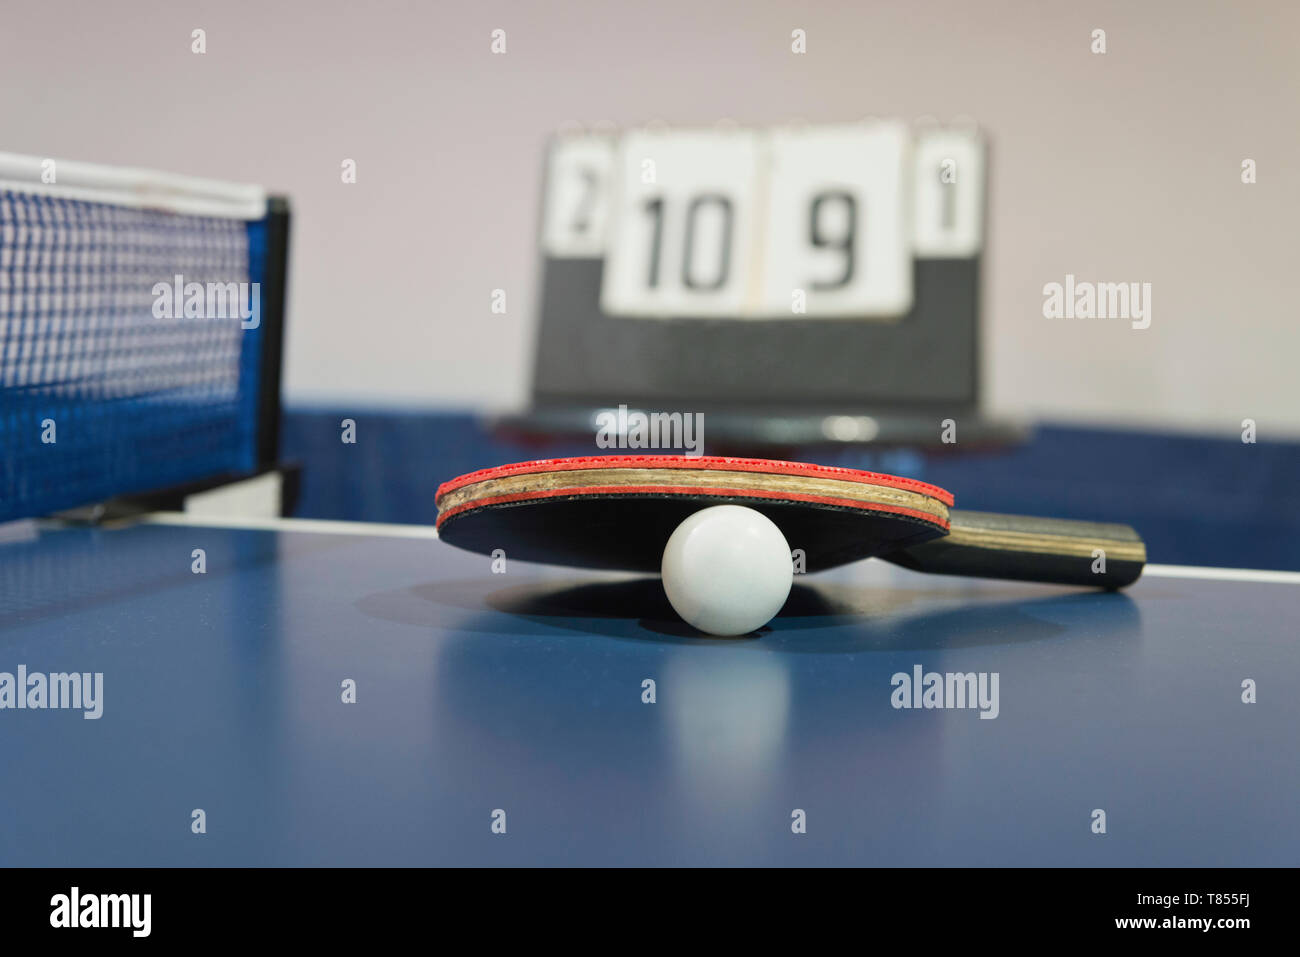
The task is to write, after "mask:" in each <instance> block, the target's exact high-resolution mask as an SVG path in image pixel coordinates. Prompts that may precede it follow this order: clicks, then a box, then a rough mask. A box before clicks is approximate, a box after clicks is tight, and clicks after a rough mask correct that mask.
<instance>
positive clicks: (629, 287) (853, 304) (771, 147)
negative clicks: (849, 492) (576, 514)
mask: <svg viewBox="0 0 1300 957" xmlns="http://www.w3.org/2000/svg"><path fill="white" fill-rule="evenodd" d="M985 167H986V149H985V144H984V141H983V138H982V136H981V134H980V133H979V131H978V130H977V129H975V128H973V127H940V126H937V125H926V126H919V127H912V126H909V125H908V124H905V123H902V122H899V121H888V120H877V121H869V122H861V123H843V124H831V125H821V126H786V127H772V128H766V129H746V128H739V127H726V128H715V129H696V130H687V129H682V130H673V129H642V130H629V131H625V132H621V133H616V132H599V133H582V132H580V133H567V134H563V135H558V136H556V137H554V138H553V140H552V141H551V143H550V145H549V149H548V156H547V163H546V176H545V185H544V195H543V203H542V219H541V230H540V245H541V250H542V257H543V283H542V285H543V293H542V309H541V335H540V337H539V346H538V365H537V370H536V381H535V390H536V392H537V396H538V398H539V399H540V400H541V401H543V402H545V401H546V400H547V399H557V400H558V399H567V400H574V399H585V400H590V401H593V402H597V403H616V402H618V401H625V400H627V401H634V402H636V401H641V402H653V401H656V400H666V399H670V398H671V399H672V400H674V401H675V402H677V403H678V404H680V403H681V402H682V401H698V402H701V403H706V404H708V403H727V404H734V403H742V404H743V403H753V402H758V401H765V400H766V401H773V402H778V403H781V404H783V405H788V404H790V403H796V404H798V403H808V402H813V403H822V404H826V403H830V404H836V403H855V404H861V403H871V404H873V405H878V404H880V403H882V402H883V403H886V404H895V403H902V404H915V403H916V402H925V401H935V402H940V403H963V402H966V403H973V402H974V399H975V389H976V379H977V354H976V353H977V350H976V345H977V335H976V332H977V330H976V321H977V312H978V298H979V283H978V277H979V269H978V264H979V257H980V253H981V251H982V247H983V241H984V208H985V201H984V200H985V180H986V168H985Z"/></svg>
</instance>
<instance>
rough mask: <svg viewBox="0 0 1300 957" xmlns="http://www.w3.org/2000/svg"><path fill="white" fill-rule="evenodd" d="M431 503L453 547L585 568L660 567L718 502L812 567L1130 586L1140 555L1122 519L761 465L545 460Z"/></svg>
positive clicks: (683, 459)
mask: <svg viewBox="0 0 1300 957" xmlns="http://www.w3.org/2000/svg"><path fill="white" fill-rule="evenodd" d="M436 501H437V505H438V536H439V538H441V539H442V540H443V541H445V542H448V543H450V544H452V545H455V546H457V547H458V548H464V549H468V550H469V551H472V552H479V553H482V554H491V553H492V552H493V551H494V550H495V549H503V550H504V552H505V554H506V555H508V556H509V557H511V558H515V559H520V560H523V561H534V562H544V563H548V564H557V565H574V566H578V567H583V568H610V569H626V570H630V571H656V572H657V571H658V570H659V567H660V563H661V561H662V557H663V550H664V545H665V543H666V542H667V541H668V537H669V536H670V535H671V534H672V532H673V530H674V529H675V528H676V527H677V526H678V524H680V523H681V522H682V520H683V519H685V518H686V517H687V516H688V515H690V514H691V513H692V512H695V511H697V510H699V509H701V508H706V507H708V506H710V505H724V504H733V505H745V506H748V507H749V508H753V509H756V510H757V511H759V512H762V513H763V514H764V515H766V516H767V517H768V518H770V519H771V520H772V521H773V522H775V523H776V524H777V526H778V527H779V528H780V529H781V531H782V533H783V534H784V535H785V538H786V541H787V542H788V543H789V545H790V547H791V548H792V549H801V550H802V551H803V553H804V556H805V561H806V569H807V571H809V572H814V571H820V570H822V569H826V568H834V567H836V566H838V565H844V564H847V563H849V562H854V561H857V560H859V559H862V558H869V557H877V558H883V559H885V560H886V561H890V562H893V563H895V564H897V565H902V566H905V567H907V568H912V569H915V570H917V571H924V572H936V573H939V574H945V575H972V576H977V577H985V578H1011V579H1018V580H1021V581H1034V582H1051V583H1056V584H1067V585H1089V586H1094V587H1100V588H1122V587H1124V586H1125V585H1128V584H1131V583H1132V582H1133V581H1135V580H1136V579H1137V577H1138V576H1139V575H1141V574H1142V568H1143V566H1144V565H1145V563H1146V547H1145V546H1144V545H1143V543H1142V539H1141V538H1139V537H1138V535H1137V533H1136V532H1135V531H1133V529H1132V528H1130V527H1129V526H1127V525H1111V524H1100V523H1095V522H1078V521H1066V520H1062V519H1048V518H1031V517H1026V516H1018V515H994V514H989V513H985V512H965V511H960V510H956V509H953V508H952V505H953V497H952V495H951V494H950V493H949V492H946V491H945V490H943V489H941V488H939V487H938V486H935V485H929V484H927V483H925V482H918V481H915V480H913V479H907V478H897V477H895V476H892V475H883V474H880V473H876V472H861V471H857V470H855V469H846V468H835V467H830V466H822V465H806V464H802V463H798V462H777V461H768V460H764V459H742V458H720V457H708V456H702V457H694V458H693V457H689V456H681V455H663V456H659V455H608V456H591V457H583V458H569V459H542V460H539V461H535V462H520V463H518V464H515V465H503V466H500V467H497V468H490V469H484V470H482V471H478V472H471V473H469V474H468V475H462V476H460V477H459V478H454V479H452V480H450V481H448V482H444V483H443V484H442V485H441V486H440V487H439V488H438V493H437V499H436ZM1103 553H1104V561H1099V558H1101V557H1102V556H1103Z"/></svg>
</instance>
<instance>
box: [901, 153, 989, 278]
mask: <svg viewBox="0 0 1300 957" xmlns="http://www.w3.org/2000/svg"><path fill="white" fill-rule="evenodd" d="M915 158H916V166H915V170H914V172H913V176H914V178H915V187H914V190H915V192H914V195H915V197H916V206H915V208H914V210H913V213H912V249H913V251H914V252H915V253H916V255H917V256H921V257H924V258H927V259H944V258H947V259H952V258H969V257H971V256H974V255H976V254H978V253H979V251H980V248H981V247H982V246H983V244H984V141H983V140H982V139H981V138H980V136H979V134H978V133H977V132H975V131H973V130H972V131H962V130H931V131H928V132H926V133H923V134H921V135H920V136H919V137H918V138H917V141H916V150H915Z"/></svg>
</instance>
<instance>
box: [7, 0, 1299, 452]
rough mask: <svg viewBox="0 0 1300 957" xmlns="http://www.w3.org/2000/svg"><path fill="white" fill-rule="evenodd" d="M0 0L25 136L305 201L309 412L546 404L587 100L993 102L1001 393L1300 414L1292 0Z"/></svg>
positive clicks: (771, 110)
mask: <svg viewBox="0 0 1300 957" xmlns="http://www.w3.org/2000/svg"><path fill="white" fill-rule="evenodd" d="M4 7H5V9H4V11H3V16H2V17H0V124H2V125H0V150H9V151H14V152H24V153H35V154H39V155H42V156H57V157H68V158H77V159H88V160H95V161H102V162H110V163H124V164H134V165H153V166H159V167H162V168H166V169H172V170H176V171H182V172H191V173H196V174H201V175H209V176H215V177H222V178H229V179H241V180H250V181H254V182H261V183H265V184H267V185H268V186H270V187H272V188H275V189H279V190H285V191H288V192H289V193H291V194H292V196H293V198H294V200H295V203H296V208H297V214H298V218H297V224H296V235H295V245H294V263H293V276H292V282H293V287H292V303H291V321H292V326H291V330H290V336H291V340H290V346H289V357H288V369H287V383H286V385H287V389H288V392H289V397H290V399H291V400H293V399H296V400H309V399H310V400H315V399H331V398H346V399H348V400H351V401H357V402H366V403H370V404H374V403H380V402H388V401H400V402H405V403H418V404H421V405H430V404H456V405H467V404H474V405H487V406H494V407H502V406H508V405H511V404H516V403H520V402H522V401H523V398H524V395H525V391H526V387H527V379H528V369H529V358H528V357H529V354H530V350H531V344H532V340H531V337H532V324H531V320H532V304H531V299H532V295H533V292H534V290H535V284H536V278H537V277H536V268H535V254H534V237H535V230H536V217H537V208H536V207H537V194H538V191H539V185H540V184H539V175H540V148H541V144H542V140H543V137H544V136H545V135H546V134H547V132H548V131H550V130H552V129H553V128H555V127H556V126H558V125H560V124H562V123H564V122H565V121H571V120H578V121H585V122H591V121H596V120H608V121H614V122H616V123H619V124H624V125H633V124H637V123H641V122H643V121H645V120H648V119H652V118H662V119H664V120H667V121H668V122H670V123H677V124H708V123H712V122H714V121H715V120H717V119H719V118H721V117H730V118H733V119H735V120H738V121H740V122H742V123H756V124H762V123H770V122H779V121H783V120H788V119H792V118H795V117H803V118H806V119H809V120H814V121H815V120H843V119H852V118H856V117H859V116H863V115H867V114H876V115H882V116H898V117H903V118H907V119H912V118H915V117H918V116H921V115H924V114H932V115H935V116H938V117H940V118H948V117H953V116H956V115H960V114H969V115H972V116H975V117H977V118H978V119H979V120H980V121H981V122H982V124H983V125H984V127H985V128H986V129H987V130H988V132H989V135H990V137H991V140H992V146H993V155H992V172H991V176H992V183H991V191H992V192H991V201H990V210H989V211H990V229H991V233H990V254H989V256H988V259H987V272H986V289H985V312H986V317H987V324H986V329H985V336H984V342H985V347H984V349H985V352H984V374H985V380H986V382H987V383H988V393H989V400H990V403H991V404H992V405H993V406H994V407H995V408H997V409H999V410H1003V411H1008V412H1017V413H1019V412H1024V413H1029V414H1038V415H1050V416H1054V417H1071V418H1078V419H1084V420H1106V421H1124V422H1150V421H1159V422H1164V423H1167V424H1173V425H1179V426H1188V427H1196V428H1208V429H1213V430H1215V431H1231V430H1234V429H1235V428H1236V427H1237V424H1238V423H1239V422H1240V421H1241V419H1242V418H1244V417H1252V418H1255V419H1257V420H1258V421H1259V423H1260V426H1261V429H1262V430H1263V435H1264V436H1267V435H1269V434H1272V433H1273V432H1274V431H1275V430H1276V431H1284V432H1289V433H1292V434H1296V433H1300V402H1298V401H1297V396H1298V395H1300V387H1297V384H1296V382H1297V377H1296V374H1295V371H1294V368H1295V363H1296V362H1297V360H1298V359H1300V314H1298V312H1300V310H1298V309H1297V297H1296V293H1295V290H1296V286H1297V282H1298V279H1297V276H1298V274H1300V272H1298V270H1297V268H1296V263H1295V260H1296V256H1297V253H1298V252H1300V222H1298V217H1297V214H1298V213H1300V175H1297V174H1300V121H1297V113H1296V110H1297V104H1300V65H1298V63H1300V5H1297V4H1293V3H1289V2H1281V0H1278V2H1274V3H1263V2H1250V3H1230V2H1222V3H1207V2H1159V3H1156V2H1147V3H1140V2H1115V3H1064V2H1061V3H1058V2H1051V0H1038V2H1004V3H990V2H962V0H943V2H935V3H925V2H910V3H909V2H902V0H896V2H888V3H868V2H863V0H859V2H836V3H829V2H823V3H810V2H805V3H771V2H750V3H744V2H738V0H732V2H726V3H708V2H703V0H655V2H653V3H638V2H623V3H619V2H576V0H559V2H550V3H542V2H534V3H522V2H521V3H456V4H452V3H415V2H401V3H399V2H391V0H373V2H368V3H338V2H333V0H331V2H326V3H307V2H299V3H294V4H289V3H283V2H279V3H277V2H269V3H252V2H223V3H216V2H205V3H185V2H175V3H171V2H168V3H163V2H159V3H144V2H140V0H134V2H131V0H127V2H115V3H102V2H86V3H67V2H60V0H43V2H40V3H23V2H19V0H4ZM196 27H202V28H203V29H205V30H206V31H207V38H208V52H207V53H206V54H205V55H203V56H196V55H194V54H192V53H190V52H189V46H190V39H189V36H190V31H191V30H193V29H194V28H196ZM496 27H501V28H504V29H505V30H506V31H507V36H508V44H509V52H508V53H507V54H506V55H505V56H493V55H491V54H490V53H489V49H488V47H489V33H490V31H491V30H492V29H493V28H496ZM796 27H800V28H803V29H805V30H806V31H807V32H808V47H809V49H808V53H807V54H806V55H805V56H795V55H793V54H791V53H790V52H789V36H790V31H791V30H792V29H794V28H796ZM1096 27H1101V28H1103V29H1105V30H1106V33H1107V42H1108V47H1109V52H1108V53H1107V54H1106V55H1104V56H1094V55H1092V54H1091V53H1090V52H1089V34H1090V32H1091V31H1092V29H1093V28H1096ZM346 157H350V158H354V159H356V160H357V162H358V164H359V182H358V183H357V185H355V186H344V185H342V184H341V183H340V182H339V164H340V162H341V161H342V160H343V159H344V158H346ZM1246 157H1250V158H1253V159H1255V160H1256V161H1257V162H1258V168H1259V182H1258V183H1257V184H1256V185H1254V186H1244V185H1242V184H1241V183H1240V178H1239V170H1240V164H1241V161H1242V159H1243V158H1246ZM1066 273H1074V274H1075V275H1077V276H1078V277H1079V278H1081V279H1084V278H1092V279H1099V280H1108V281H1142V282H1150V283H1152V284H1153V287H1154V290H1153V299H1154V315H1153V322H1152V325H1151V328H1150V329H1148V330H1145V331H1142V332H1137V331H1133V330H1130V329H1128V328H1127V326H1126V324H1124V323H1122V322H1110V323H1105V322H1098V321H1093V322H1086V321H1075V322H1069V321H1057V322H1053V321H1050V320H1047V319H1044V318H1043V316H1042V298H1043V297H1042V291H1041V290H1042V287H1043V284H1044V283H1047V282H1052V281H1058V282H1059V281H1061V280H1062V279H1063V277H1064V276H1065V274H1066ZM494 287H504V288H505V289H506V290H507V291H508V295H509V314H508V315H507V316H504V317H502V316H493V315H492V314H491V313H490V312H489V296H490V291H491V290H492V289H493V288H494Z"/></svg>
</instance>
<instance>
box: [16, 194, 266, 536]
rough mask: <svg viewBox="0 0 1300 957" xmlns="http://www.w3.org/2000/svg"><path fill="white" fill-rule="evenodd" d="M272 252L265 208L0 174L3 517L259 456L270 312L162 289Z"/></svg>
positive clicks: (244, 277)
mask: <svg viewBox="0 0 1300 957" xmlns="http://www.w3.org/2000/svg"><path fill="white" fill-rule="evenodd" d="M266 255H267V223H266V220H264V219H263V220H260V221H256V222H246V221H243V220H238V219H225V218H218V217H205V216H189V215H179V214H175V213H169V212H164V211H159V210H149V209H134V208H128V207H123V206H116V205H111V204H108V203H98V202H87V201H85V200H81V199H71V198H65V197H59V196H54V195H37V194H29V193H24V192H17V191H8V190H4V189H0V520H6V519H11V518H18V517H24V516H32V515H41V514H46V513H49V512H51V511H55V510H59V509H64V508H71V507H74V506H78V505H84V504H87V503H90V502H96V501H101V500H103V499H107V498H111V497H113V496H116V495H123V494H130V493H136V492H143V491H150V490H155V489H159V488H165V487H167V486H171V485H179V484H183V483H186V482H191V481H196V480H200V479H204V478H208V477H212V476H217V475H221V474H224V473H231V472H241V471H247V470H249V469H251V468H253V466H254V465H255V464H256V443H257V407H258V405H257V403H258V389H257V382H258V369H259V365H258V360H259V357H260V355H261V345H262V336H263V327H262V325H260V324H259V325H257V327H256V328H246V327H248V326H252V325H253V323H252V322H251V320H245V319H243V318H242V317H241V314H240V312H239V311H237V310H236V309H234V308H220V306H221V303H220V302H219V301H218V302H217V303H216V305H217V306H218V308H215V309H213V308H204V309H199V310H197V312H199V315H197V316H195V315H193V314H191V316H190V317H188V318H187V317H186V316H185V314H184V310H183V309H182V311H181V314H179V315H174V316H172V317H168V316H167V312H168V309H166V308H163V306H159V307H158V308H155V303H156V302H158V301H159V300H160V298H161V297H162V296H163V295H164V293H163V292H162V287H161V286H160V285H159V284H165V285H167V286H172V285H174V284H175V282H176V277H178V276H179V277H182V279H183V283H184V284H186V285H187V286H188V284H190V283H198V284H199V287H198V288H200V289H206V288H208V284H214V286H213V288H214V289H219V290H222V289H224V290H227V291H233V290H234V289H236V288H242V289H243V290H245V291H247V292H251V289H252V286H251V284H252V283H259V284H260V283H261V282H262V281H263V279H264V271H265V266H266ZM229 283H236V284H239V283H247V284H250V285H249V286H247V287H230V286H227V285H226V284H229ZM215 284H220V286H217V285H215ZM191 288H193V287H191ZM172 301H173V302H174V298H173V300H172ZM236 301H237V300H236ZM169 305H170V303H169ZM182 305H183V300H182ZM205 305H206V306H211V305H213V302H212V301H211V300H206V301H205ZM230 305H232V306H233V305H234V302H231V303H230Z"/></svg>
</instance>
